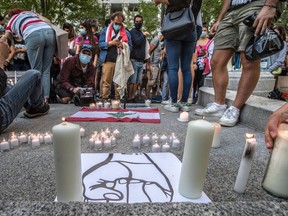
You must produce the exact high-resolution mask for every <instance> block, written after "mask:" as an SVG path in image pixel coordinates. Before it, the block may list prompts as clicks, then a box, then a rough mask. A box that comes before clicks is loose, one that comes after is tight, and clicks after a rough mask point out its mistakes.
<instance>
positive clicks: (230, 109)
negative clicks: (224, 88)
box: [225, 107, 237, 119]
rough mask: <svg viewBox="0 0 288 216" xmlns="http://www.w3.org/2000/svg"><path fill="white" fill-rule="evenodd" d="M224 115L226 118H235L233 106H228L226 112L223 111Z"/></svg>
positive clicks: (235, 113)
mask: <svg viewBox="0 0 288 216" xmlns="http://www.w3.org/2000/svg"><path fill="white" fill-rule="evenodd" d="M225 116H226V117H227V118H229V119H230V118H231V117H232V118H236V116H237V111H236V110H234V109H233V108H231V107H229V109H228V110H227V112H226V113H225Z"/></svg>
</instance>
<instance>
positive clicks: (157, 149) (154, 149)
mask: <svg viewBox="0 0 288 216" xmlns="http://www.w3.org/2000/svg"><path fill="white" fill-rule="evenodd" d="M160 150H161V146H160V145H159V144H158V142H157V141H156V143H155V144H153V145H152V152H160Z"/></svg>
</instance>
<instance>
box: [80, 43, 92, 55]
mask: <svg viewBox="0 0 288 216" xmlns="http://www.w3.org/2000/svg"><path fill="white" fill-rule="evenodd" d="M85 50H86V51H89V52H91V53H93V46H92V45H91V44H83V45H82V46H81V48H80V51H85Z"/></svg>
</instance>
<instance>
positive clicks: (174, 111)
mask: <svg viewBox="0 0 288 216" xmlns="http://www.w3.org/2000/svg"><path fill="white" fill-rule="evenodd" d="M164 109H165V110H167V111H169V112H173V113H178V112H179V110H169V109H167V108H165V107H164Z"/></svg>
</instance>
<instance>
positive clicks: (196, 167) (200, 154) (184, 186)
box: [179, 119, 214, 199]
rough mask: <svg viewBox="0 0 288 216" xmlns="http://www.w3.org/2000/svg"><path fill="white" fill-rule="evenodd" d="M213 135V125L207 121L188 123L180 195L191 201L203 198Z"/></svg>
mask: <svg viewBox="0 0 288 216" xmlns="http://www.w3.org/2000/svg"><path fill="white" fill-rule="evenodd" d="M213 134H214V127H213V125H212V124H211V123H209V122H207V121H205V120H202V119H201V120H196V121H190V122H189V123H188V129H187V134H186V141H185V148H184V154H183V160H182V168H181V175H180V181H179V193H180V194H181V195H183V196H184V197H187V198H191V199H197V198H199V197H201V194H202V191H203V187H204V182H205V175H206V172H207V167H208V161H209V155H210V151H211V146H212V140H213Z"/></svg>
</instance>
